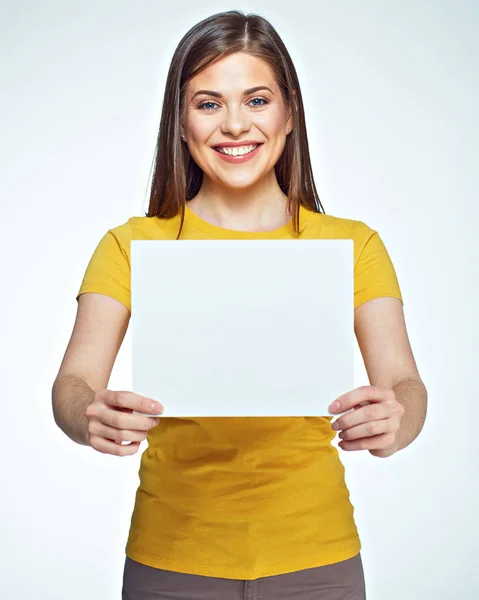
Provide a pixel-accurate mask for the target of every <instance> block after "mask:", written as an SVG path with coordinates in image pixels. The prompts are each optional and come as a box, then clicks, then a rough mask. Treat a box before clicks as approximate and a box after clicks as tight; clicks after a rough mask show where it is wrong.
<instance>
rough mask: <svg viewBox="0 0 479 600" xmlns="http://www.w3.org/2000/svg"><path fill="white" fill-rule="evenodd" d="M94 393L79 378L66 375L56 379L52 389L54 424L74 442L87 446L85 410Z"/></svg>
mask: <svg viewBox="0 0 479 600" xmlns="http://www.w3.org/2000/svg"><path fill="white" fill-rule="evenodd" d="M94 397H95V392H94V391H93V390H92V389H91V388H90V387H89V386H88V384H87V383H86V382H85V381H84V380H83V379H81V378H80V377H75V376H72V375H66V376H65V377H61V378H60V379H57V380H56V381H55V383H54V384H53V388H52V408H53V416H54V418H55V423H56V424H57V425H58V427H60V429H61V430H62V431H63V432H64V433H65V434H66V435H67V436H68V437H69V438H70V439H72V440H73V441H74V442H76V443H77V444H82V445H83V446H88V445H89V443H88V419H87V418H86V416H85V410H86V408H87V406H89V405H90V404H91V403H92V402H93V399H94Z"/></svg>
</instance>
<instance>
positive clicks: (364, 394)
mask: <svg viewBox="0 0 479 600" xmlns="http://www.w3.org/2000/svg"><path fill="white" fill-rule="evenodd" d="M385 393H386V390H383V389H382V388H377V387H375V386H372V385H363V386H361V387H358V388H355V389H354V390H351V391H350V392H346V394H343V395H342V396H339V398H336V400H335V401H334V402H332V403H331V404H330V405H329V407H328V408H329V411H330V412H331V413H342V412H346V411H347V410H351V409H352V408H353V407H355V406H357V405H359V404H361V403H362V402H380V401H382V400H384V395H385Z"/></svg>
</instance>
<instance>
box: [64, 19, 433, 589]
mask: <svg viewBox="0 0 479 600" xmlns="http://www.w3.org/2000/svg"><path fill="white" fill-rule="evenodd" d="M166 239H169V240H171V239H173V240H174V239H178V240H183V239H196V240H198V239H243V240H247V239H291V240H302V239H351V240H353V242H354V244H353V248H354V298H353V300H354V309H355V332H356V336H357V338H358V342H359V344H360V348H361V352H362V354H363V358H364V360H365V363H366V367H367V370H368V374H369V376H370V379H371V383H372V384H373V385H371V386H365V387H363V388H359V389H358V390H353V391H350V392H349V393H346V394H345V395H344V396H341V397H340V398H339V399H338V402H339V409H338V412H344V411H345V410H349V409H354V410H353V411H351V412H350V413H348V414H347V415H346V416H344V417H340V418H338V420H337V425H335V429H333V428H332V427H331V419H332V417H329V416H325V417H315V418H312V417H311V418H306V417H304V418H302V417H301V418H293V417H291V418H279V417H276V418H266V417H265V418H262V417H261V418H254V419H248V418H243V419H242V418H218V419H207V418H194V419H193V418H192V419H180V418H169V419H168V418H161V419H160V421H159V424H157V423H156V422H155V425H156V426H154V427H152V424H151V423H150V422H149V423H148V425H147V424H146V423H144V424H143V425H142V426H143V428H145V427H147V426H148V427H150V430H149V431H148V449H147V451H146V452H145V453H144V454H143V455H142V457H141V467H140V486H139V488H138V491H137V495H136V501H135V507H134V512H133V515H132V521H131V527H130V532H129V537H128V542H127V545H126V554H127V557H126V562H125V571H124V584H123V598H124V599H135V600H146V598H149V599H150V598H151V599H153V598H170V597H173V596H174V597H175V598H177V599H178V600H186V599H188V600H194V599H195V598H196V599H198V600H199V599H200V598H201V599H205V600H206V599H207V598H232V599H234V598H237V599H238V600H239V599H240V598H241V599H242V598H243V597H245V594H246V591H247V593H248V597H249V598H256V597H257V598H263V597H264V598H266V597H268V598H275V600H281V599H286V598H295V599H299V598H302V599H303V600H313V598H314V599H316V598H323V599H324V600H346V599H349V600H364V598H365V582H364V574H363V568H362V561H361V555H360V550H361V543H360V539H359V535H358V532H357V528H356V523H355V519H354V514H353V513H354V508H353V506H352V504H351V502H350V498H349V491H348V488H347V486H346V483H345V478H344V467H343V465H342V463H341V461H340V459H339V455H338V451H337V449H336V448H334V447H333V446H332V444H331V441H332V440H333V438H334V437H335V435H336V433H335V430H336V429H338V430H339V429H341V428H342V429H343V430H344V431H342V432H341V434H340V437H341V438H342V440H343V441H342V442H340V444H341V446H342V447H343V448H344V449H345V450H356V449H368V450H369V451H370V452H371V454H374V455H375V456H381V457H386V456H390V455H391V454H393V453H394V452H396V451H398V450H399V449H401V448H402V447H404V446H405V445H407V444H408V443H410V441H411V440H412V439H413V437H414V436H415V435H417V433H418V431H419V429H420V426H421V422H422V421H421V419H422V420H423V419H424V415H425V411H424V409H425V393H424V392H425V388H424V386H423V385H422V383H421V382H420V378H419V373H418V371H417V368H416V365H415V362H414V358H413V356H412V351H411V348H410V345H409V341H408V338H407V333H406V329H405V323H404V315H403V304H402V294H401V290H400V287H399V283H398V279H397V277H396V272H395V269H394V266H393V264H392V261H391V259H390V257H389V254H388V251H387V250H386V247H385V245H384V243H383V241H382V239H381V237H380V236H379V234H378V232H377V231H375V230H373V229H371V228H370V227H368V225H366V224H365V223H363V222H362V221H357V220H352V219H346V218H339V217H335V216H330V215H326V214H325V212H324V209H323V207H322V204H321V202H320V200H319V197H318V194H317V191H316V187H315V183H314V179H313V173H312V169H311V162H310V157H309V150H308V139H307V133H306V126H305V115H304V109H303V102H302V98H301V90H300V86H299V81H298V78H297V75H296V71H295V68H294V65H293V62H292V60H291V57H290V56H289V54H288V51H287V50H286V48H285V46H284V44H283V42H282V40H281V39H280V37H279V35H278V33H277V32H276V31H275V29H274V28H273V26H272V25H271V24H270V23H269V22H268V21H267V20H266V19H264V18H263V17H260V16H258V15H244V14H243V13H241V12H239V11H229V12H225V13H220V14H217V15H213V16H211V17H209V18H207V19H205V20H203V21H201V22H200V23H198V24H197V25H195V26H194V27H193V28H192V29H191V30H190V31H188V32H187V33H186V35H185V36H184V37H183V39H182V40H181V41H180V43H179V45H178V47H177V49H176V51H175V53H174V56H173V58H172V61H171V66H170V69H169V72H168V77H167V82H166V89H165V95H164V102H163V107H162V115H161V122H160V128H159V132H158V140H157V147H156V154H155V166H154V173H153V180H152V185H151V191H150V201H149V209H148V213H147V214H146V215H145V216H142V217H131V218H130V219H128V221H127V222H126V223H124V224H122V225H119V226H117V227H114V228H112V229H109V230H108V231H107V233H106V234H105V235H104V237H103V238H102V239H101V240H100V243H99V244H98V247H97V248H96V249H95V252H94V253H93V255H92V257H91V260H90V263H89V265H88V267H87V270H86V272H85V276H84V279H83V281H82V284H81V287H80V290H79V292H78V294H77V298H78V299H79V298H80V296H81V295H82V294H87V295H89V296H90V297H89V299H88V301H85V300H82V301H80V300H79V314H78V319H77V325H76V327H75V331H74V334H73V335H72V342H71V345H70V348H69V350H68V353H67V356H66V358H65V365H75V364H76V365H77V366H76V367H75V368H73V367H72V366H70V367H69V369H70V370H73V371H75V372H76V373H77V374H82V376H83V377H84V378H85V379H88V381H90V382H97V384H98V385H97V386H96V388H97V389H99V388H100V387H101V385H103V384H104V382H105V381H107V380H108V377H107V374H108V373H109V372H110V371H111V366H112V363H113V360H114V357H115V355H116V352H117V351H118V347H119V344H120V343H121V339H122V337H123V335H124V332H125V329H126V323H127V318H128V317H129V315H130V311H131V291H130V243H131V241H132V240H166ZM298 268H301V265H298ZM180 276H183V274H181V275H180ZM304 276H305V277H315V276H316V275H315V273H305V274H304ZM105 296H110V298H109V300H110V299H111V298H113V299H115V300H116V301H117V302H113V301H111V302H109V303H108V305H107V304H106V303H105V302H104V301H101V298H103V300H104V297H105ZM380 299H381V300H380ZM306 300H307V302H305V310H310V311H311V318H314V314H315V311H317V310H318V307H317V306H315V305H314V299H310V298H308V299H306ZM191 302H192V303H194V302H195V298H194V297H192V298H191ZM308 303H309V304H308ZM158 318H159V319H162V318H168V315H162V314H161V313H160V314H158ZM291 319H292V322H294V315H291ZM288 326H289V324H288ZM104 331H108V332H110V333H109V335H108V336H107V338H105V339H103V338H104V336H103V334H102V341H101V342H100V338H99V335H100V334H99V333H98V332H104ZM105 340H106V341H105ZM252 343H254V340H252ZM100 344H103V345H102V350H101V352H100V351H99V350H98V348H99V345H100ZM92 345H94V346H95V347H94V348H93V347H92ZM106 345H107V346H108V347H107V348H105V346H106ZM291 352H301V347H298V348H291ZM92 356H94V357H96V358H95V360H92V359H91V357H92ZM100 356H108V361H106V359H105V360H104V361H103V362H102V360H101V359H100V358H99V357H100ZM85 357H90V358H89V359H88V358H85ZM105 361H106V362H105ZM212 362H214V360H212ZM78 365H80V366H78ZM80 367H81V368H80ZM65 368H66V367H65ZM159 369H160V366H159ZM258 369H261V364H258ZM87 375H88V377H87ZM205 375H206V376H212V377H213V376H214V372H213V371H212V372H211V373H207V374H205ZM187 376H188V370H187V368H185V377H187ZM100 381H101V382H102V383H101V384H100V383H99V382H100ZM406 382H407V385H406ZM105 385H106V384H105ZM86 389H88V388H86ZM103 392H104V397H105V398H106V399H107V400H108V399H109V401H110V403H111V402H112V398H113V394H114V392H112V391H109V390H103ZM345 392H347V390H345ZM93 396H94V394H93V392H91V398H92V399H93ZM85 397H87V396H85ZM121 399H122V403H123V407H125V406H126V407H127V406H128V402H133V399H134V395H126V394H124V395H122V397H121ZM333 400H335V399H334V398H331V401H333ZM166 402H167V399H165V404H166ZM291 402H294V398H291ZM59 404H60V403H59ZM94 404H95V406H97V405H99V401H98V400H97V401H96V402H95V403H94ZM76 406H80V404H79V403H78V402H77V404H76ZM92 406H93V405H92ZM149 406H150V405H149V404H148V407H149ZM101 410H102V411H103V412H99V409H98V410H97V409H95V408H94V407H93V408H90V407H89V408H88V410H87V413H85V414H86V415H87V417H88V418H89V419H91V420H90V424H91V423H94V426H95V432H94V433H95V437H92V438H91V439H94V440H100V439H101V440H102V442H101V443H102V444H103V445H102V446H101V448H108V449H109V451H110V452H111V453H118V454H120V450H119V449H118V444H117V445H115V444H114V443H111V440H112V439H114V440H118V439H123V440H125V439H129V440H132V441H133V440H141V439H144V437H142V436H143V432H140V431H137V430H136V429H139V427H140V422H139V421H138V420H136V421H135V420H134V419H138V418H140V417H134V416H132V415H129V414H125V412H123V413H121V415H119V413H118V414H117V413H116V412H113V411H114V408H112V407H110V408H109V411H110V412H105V411H106V409H104V406H103V405H101ZM123 410H125V408H123ZM150 410H151V409H150ZM130 412H131V411H130ZM404 413H405V414H404ZM72 414H73V413H72ZM101 414H105V415H107V414H108V415H110V416H109V420H108V427H107V425H106V421H105V422H102V421H100V416H101ZM99 415H100V416H99ZM403 415H404V419H403V418H402V417H403ZM418 415H419V416H418ZM93 417H95V418H96V420H94V419H93ZM120 417H121V420H120ZM82 418H84V416H83V415H82ZM90 427H92V426H91V425H90ZM90 433H91V432H90ZM125 436H126V437H125ZM128 436H130V437H128ZM106 439H109V440H110V442H108V444H109V445H105V444H107V441H106ZM95 443H98V444H99V443H100V442H99V441H98V442H95ZM92 445H93V444H92ZM112 448H113V450H111V449H112ZM120 448H121V446H120ZM105 451H106V450H105ZM122 452H123V453H124V452H125V451H124V450H123V451H122ZM256 591H257V593H258V595H257V596H256V595H255V594H256Z"/></svg>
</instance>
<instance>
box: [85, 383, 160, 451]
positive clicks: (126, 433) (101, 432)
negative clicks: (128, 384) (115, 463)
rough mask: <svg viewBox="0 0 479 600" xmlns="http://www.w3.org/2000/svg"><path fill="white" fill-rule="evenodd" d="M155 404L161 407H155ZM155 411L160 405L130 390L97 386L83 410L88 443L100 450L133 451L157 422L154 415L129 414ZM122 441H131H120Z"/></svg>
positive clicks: (158, 420)
mask: <svg viewBox="0 0 479 600" xmlns="http://www.w3.org/2000/svg"><path fill="white" fill-rule="evenodd" d="M155 406H158V407H160V408H161V410H158V411H157V410H155V408H154V407H155ZM133 411H137V412H139V413H146V414H151V413H155V414H156V413H157V412H158V414H160V413H161V412H162V411H163V406H161V404H159V403H158V402H154V401H153V400H151V399H150V398H145V396H140V395H139V394H135V393H134V392H123V391H113V390H100V391H98V392H95V397H94V400H93V402H92V403H91V404H89V405H88V406H87V408H86V410H85V416H86V418H87V419H88V431H87V437H88V444H89V445H90V446H91V447H92V448H94V449H95V450H97V451H98V452H102V453H103V454H114V455H116V456H129V455H132V454H135V453H136V451H137V450H138V448H139V446H140V443H141V442H142V441H143V440H145V439H146V437H147V435H148V431H149V430H150V429H151V428H152V427H156V426H157V425H158V423H159V422H160V419H159V418H158V417H148V416H143V415H138V414H133ZM122 442H131V443H130V444H122Z"/></svg>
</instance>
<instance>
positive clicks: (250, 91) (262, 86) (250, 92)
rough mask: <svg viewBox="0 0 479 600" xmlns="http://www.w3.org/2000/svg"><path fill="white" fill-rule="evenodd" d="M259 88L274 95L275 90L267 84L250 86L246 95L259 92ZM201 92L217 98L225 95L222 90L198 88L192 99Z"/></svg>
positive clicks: (245, 92)
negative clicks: (221, 92)
mask: <svg viewBox="0 0 479 600" xmlns="http://www.w3.org/2000/svg"><path fill="white" fill-rule="evenodd" d="M259 90H268V91H269V92H271V93H272V94H273V95H274V92H273V90H272V89H270V88H269V87H268V86H266V85H257V86H256V87H252V88H249V89H247V90H245V91H244V95H245V96H249V94H254V93H255V92H258V91H259ZM200 94H205V95H206V96H214V97H215V98H222V97H223V95H222V94H220V92H215V91H214V90H198V91H197V92H195V93H194V94H193V96H192V97H191V99H192V100H193V99H194V98H195V97H196V96H199V95H200Z"/></svg>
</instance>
